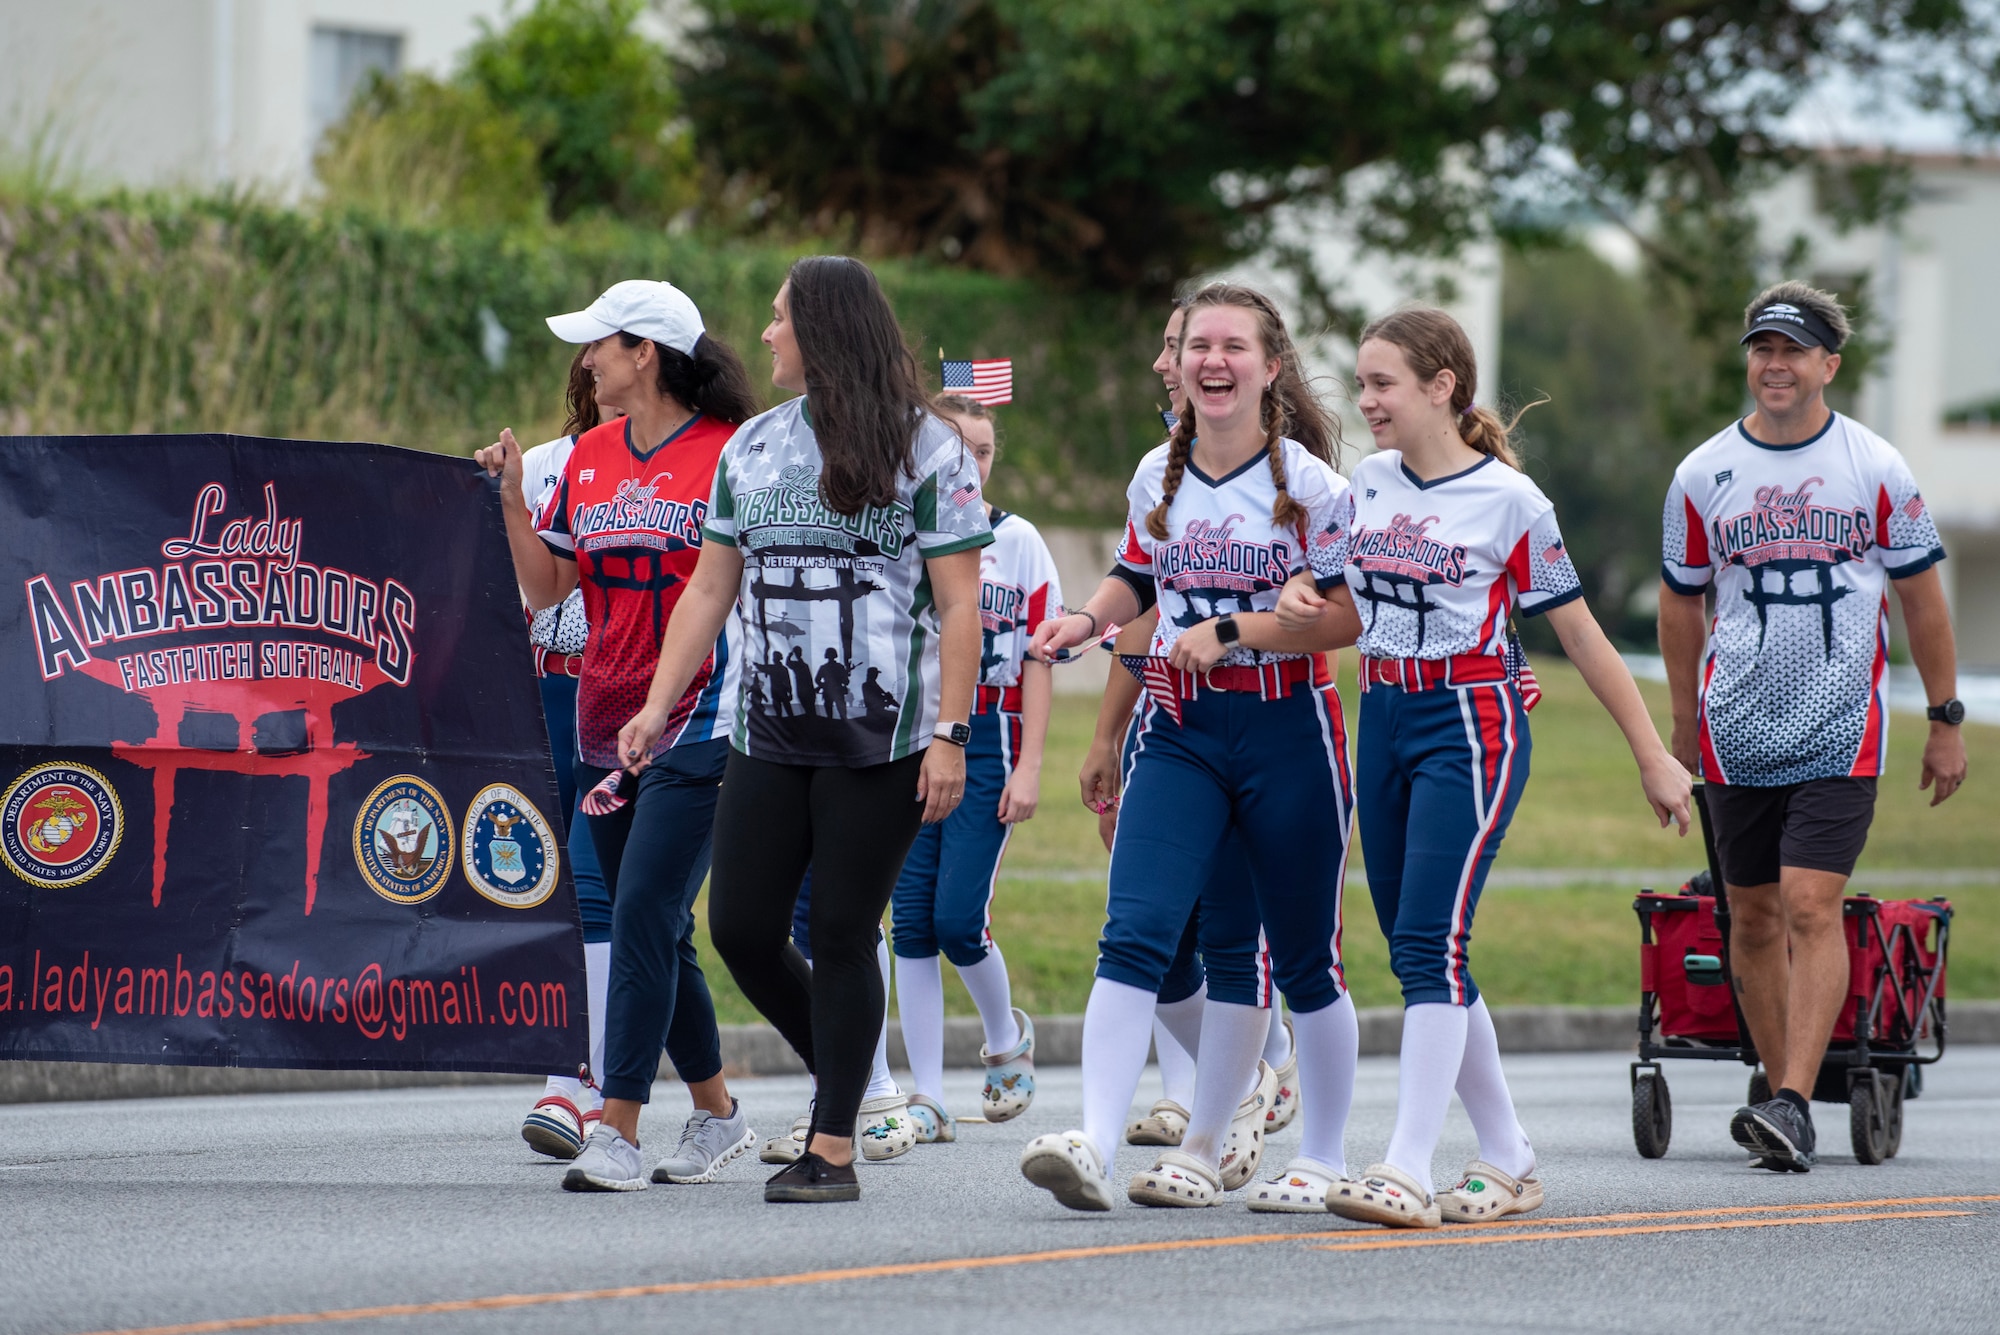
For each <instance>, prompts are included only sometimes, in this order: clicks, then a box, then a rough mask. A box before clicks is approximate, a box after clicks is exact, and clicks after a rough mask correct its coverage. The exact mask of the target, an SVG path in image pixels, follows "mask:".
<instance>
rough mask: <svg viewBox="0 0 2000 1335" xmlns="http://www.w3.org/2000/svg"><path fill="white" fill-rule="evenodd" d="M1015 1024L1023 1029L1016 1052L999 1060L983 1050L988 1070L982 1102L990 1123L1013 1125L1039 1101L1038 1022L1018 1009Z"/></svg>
mask: <svg viewBox="0 0 2000 1335" xmlns="http://www.w3.org/2000/svg"><path fill="white" fill-rule="evenodd" d="M1014 1023H1015V1024H1016V1025H1018V1026H1020V1029H1021V1037H1020V1040H1019V1041H1018V1042H1016V1043H1015V1044H1014V1046H1013V1047H1012V1048H1010V1049H1008V1050H1007V1051H1006V1052H1003V1053H1000V1054H999V1055H998V1056H995V1055H994V1054H992V1053H990V1052H988V1051H987V1050H986V1049H985V1048H984V1047H982V1048H980V1049H979V1060H980V1061H981V1062H983V1063H984V1064H985V1066H986V1088H985V1089H983V1090H981V1091H980V1101H981V1104H982V1106H983V1107H984V1108H985V1110H986V1120H987V1121H989V1122H1011V1121H1013V1120H1014V1119H1015V1118H1016V1117H1019V1116H1020V1115H1021V1114H1022V1113H1024V1112H1026V1111H1028V1105H1029V1104H1031V1103H1033V1102H1034V1101H1035V1022H1034V1021H1033V1020H1031V1019H1029V1018H1028V1012H1026V1011H1024V1010H1022V1009H1021V1008H1020V1007H1019V1006H1016V1007H1014Z"/></svg>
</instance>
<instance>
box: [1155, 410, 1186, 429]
mask: <svg viewBox="0 0 2000 1335" xmlns="http://www.w3.org/2000/svg"><path fill="white" fill-rule="evenodd" d="M1160 420H1161V421H1162V422H1165V423H1166V424H1167V430H1169V431H1172V430H1173V429H1174V428H1175V427H1177V426H1179V425H1180V424H1181V418H1180V414H1179V413H1177V412H1175V411H1174V410H1173V409H1172V408H1162V409H1160Z"/></svg>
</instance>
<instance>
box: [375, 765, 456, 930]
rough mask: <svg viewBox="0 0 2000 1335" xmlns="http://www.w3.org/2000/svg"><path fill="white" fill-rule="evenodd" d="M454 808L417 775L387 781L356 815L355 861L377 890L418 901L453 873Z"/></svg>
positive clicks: (390, 896)
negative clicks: (448, 805)
mask: <svg viewBox="0 0 2000 1335" xmlns="http://www.w3.org/2000/svg"><path fill="white" fill-rule="evenodd" d="M451 834H452V830H451V812H450V811H448V810H447V809H446V808H445V804H444V799H443V798H442V797H439V796H438V792H437V789H435V788H433V787H431V786H430V785H429V784H427V783H425V782H424V781H423V780H422V779H419V778H417V777H416V776H415V775H411V774H398V775H396V776H395V777H394V778H391V779H386V780H384V781H383V782H382V783H381V785H380V786H378V787H377V788H376V789H375V791H374V792H372V793H370V794H368V800H367V801H366V802H363V803H362V804H361V814H359V815H358V816H356V817H355V818H354V862H355V865H356V866H358V867H360V868H361V877H362V879H363V880H365V881H367V882H368V884H369V885H370V886H371V887H373V889H374V891H375V893H376V894H378V895H380V896H382V898H384V899H387V900H390V901H392V902H394V903H397V904H418V903H422V902H423V901H424V900H426V899H429V898H430V897H431V896H432V895H434V894H436V893H437V892H438V891H439V890H442V889H443V888H444V883H445V881H446V880H447V879H448V878H449V877H450V876H451V868H452V861H453V860H452V848H451Z"/></svg>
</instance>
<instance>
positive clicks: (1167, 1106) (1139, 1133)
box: [1125, 1099, 1188, 1146]
mask: <svg viewBox="0 0 2000 1335" xmlns="http://www.w3.org/2000/svg"><path fill="white" fill-rule="evenodd" d="M1187 1128H1188V1110H1187V1109H1186V1108H1183V1107H1181V1105H1180V1104H1178V1103H1175V1102H1174V1101H1173V1100H1172V1099H1161V1100H1160V1101H1159V1102H1158V1103H1155V1104H1154V1105H1153V1106H1152V1107H1150V1108H1148V1109H1147V1110H1146V1115H1145V1116H1144V1117H1141V1118H1140V1119H1139V1120H1138V1121H1136V1122H1134V1123H1132V1125H1130V1126H1128V1127H1126V1128H1125V1143H1126V1144H1127V1145H1167V1146H1173V1145H1178V1144H1180V1143H1181V1140H1182V1139H1183V1138H1184V1137H1185V1136H1186V1135H1187Z"/></svg>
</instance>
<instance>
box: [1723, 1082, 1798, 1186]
mask: <svg viewBox="0 0 2000 1335" xmlns="http://www.w3.org/2000/svg"><path fill="white" fill-rule="evenodd" d="M1729 1134H1730V1136H1731V1137H1733V1138H1734V1139H1735V1141H1736V1143H1737V1144H1738V1145H1741V1146H1742V1147H1743V1148H1744V1149H1746V1150H1749V1151H1750V1152H1751V1153H1752V1154H1754V1155H1756V1156H1758V1159H1759V1160H1760V1163H1759V1166H1760V1167H1763V1168H1768V1169H1770V1170H1771V1171H1772V1172H1777V1173H1784V1172H1790V1173H1803V1172H1807V1171H1809V1170H1810V1169H1811V1168H1812V1166H1813V1165H1814V1164H1816V1163H1818V1162H1819V1155H1818V1154H1816V1153H1814V1150H1815V1149H1816V1148H1817V1146H1818V1138H1817V1137H1816V1136H1815V1135H1814V1134H1813V1124H1812V1118H1811V1117H1810V1116H1809V1115H1807V1114H1805V1113H1802V1112H1800V1111H1799V1110H1798V1108H1797V1106H1795V1105H1794V1104H1793V1103H1792V1101H1791V1100H1790V1099H1783V1098H1774V1099H1766V1100H1765V1101H1764V1102H1762V1103H1752V1104H1748V1105H1746V1106H1744V1107H1741V1108H1738V1109H1737V1110H1736V1115H1735V1116H1734V1117H1732V1118H1730V1119H1729Z"/></svg>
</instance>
